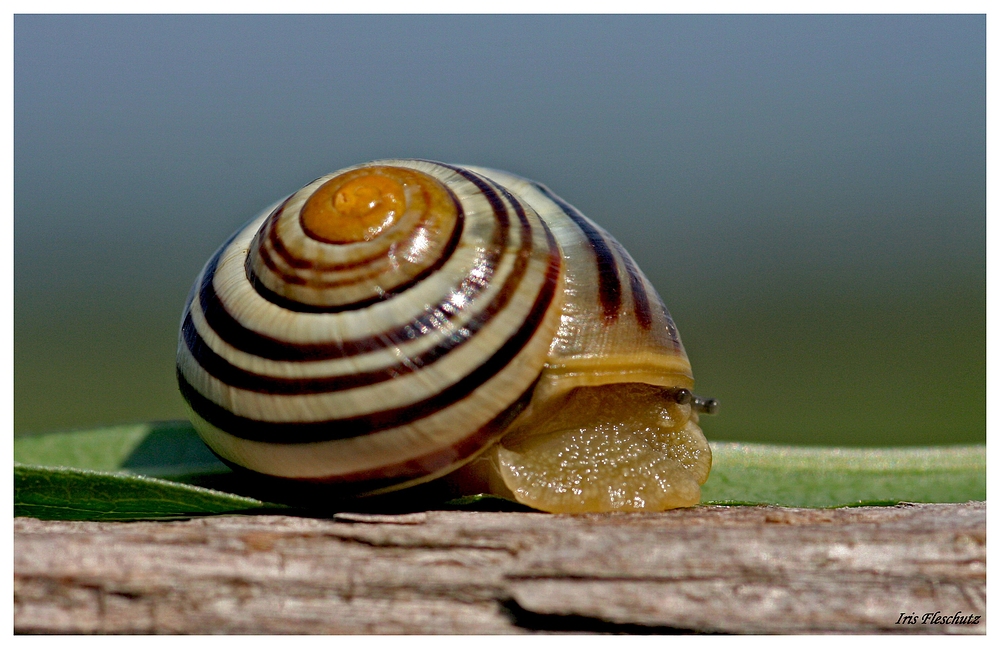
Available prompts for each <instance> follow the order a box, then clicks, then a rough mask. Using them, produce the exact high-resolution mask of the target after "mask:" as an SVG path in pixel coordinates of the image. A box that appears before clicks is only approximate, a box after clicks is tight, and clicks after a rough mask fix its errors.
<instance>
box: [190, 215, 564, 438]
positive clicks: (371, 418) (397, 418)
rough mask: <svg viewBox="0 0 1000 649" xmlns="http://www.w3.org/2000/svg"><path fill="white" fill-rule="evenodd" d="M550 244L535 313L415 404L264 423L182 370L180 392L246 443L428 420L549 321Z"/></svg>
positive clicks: (554, 266) (553, 262)
mask: <svg viewBox="0 0 1000 649" xmlns="http://www.w3.org/2000/svg"><path fill="white" fill-rule="evenodd" d="M545 233H546V236H547V238H548V241H549V265H548V269H547V271H546V276H545V282H544V283H543V285H542V288H541V290H540V291H539V293H538V295H537V297H536V298H535V301H534V304H533V305H532V308H531V311H530V312H529V313H528V315H527V316H526V317H525V319H524V322H523V323H522V324H521V327H520V328H518V330H517V331H516V332H514V334H513V335H512V336H511V337H510V338H508V339H507V340H506V341H505V342H504V344H503V345H502V346H501V347H500V348H499V349H498V350H497V351H496V352H495V353H494V354H493V355H492V356H491V357H490V358H488V359H486V360H485V361H484V362H483V363H482V364H481V365H480V366H478V367H477V368H476V369H474V370H473V371H472V372H470V373H469V374H468V375H466V376H465V377H462V378H461V379H460V380H458V381H456V382H455V383H454V384H452V385H450V386H448V387H447V388H444V389H443V390H441V391H440V392H439V393H437V394H435V395H433V396H431V397H428V398H426V399H423V400H421V401H418V402H416V403H413V404H409V405H406V406H401V407H398V408H391V409H388V410H383V411H379V412H375V413H370V414H366V415H359V416H356V417H349V418H344V419H333V420H326V421H317V422H265V421H259V420H255V419H251V418H248V417H241V416H239V415H235V414H233V413H231V412H229V411H227V410H226V409H225V408H222V407H221V406H219V405H218V404H216V403H214V402H212V401H211V400H209V399H207V398H206V397H204V396H203V395H202V394H200V393H199V392H198V391H197V390H196V389H195V388H194V387H193V386H192V385H191V384H190V383H189V382H188V381H187V379H186V378H185V377H184V375H183V373H182V372H181V371H180V368H178V371H177V379H178V383H179V384H180V389H181V394H182V395H183V396H184V398H185V399H186V400H187V402H188V403H189V404H190V405H191V407H192V408H193V409H194V411H195V412H197V413H198V415H199V416H201V417H202V418H203V419H205V420H206V421H207V422H209V423H210V424H212V425H214V426H216V427H217V428H220V429H222V430H224V431H227V432H229V434H231V435H234V436H236V437H239V438H241V439H248V440H254V441H262V442H271V443H277V444H301V443H310V442H319V441H325V440H331V439H346V438H350V437H358V436H361V435H367V434H370V433H373V432H377V431H381V430H388V429H390V428H396V427H399V426H402V425H405V424H407V423H410V422H413V421H416V420H418V419H422V418H424V417H428V416H430V415H433V414H435V413H436V412H439V411H441V410H443V409H445V408H447V407H449V406H451V405H453V404H455V403H457V402H459V401H461V400H462V399H465V398H466V397H468V396H469V395H470V394H472V392H474V391H475V390H476V389H477V388H479V387H480V386H482V385H483V384H485V383H486V382H487V381H489V380H490V379H491V378H492V377H493V376H495V375H496V374H498V373H499V372H500V371H501V370H503V369H504V368H505V367H506V366H507V365H508V364H509V363H510V362H511V361H513V360H514V358H515V357H516V356H517V355H518V354H519V353H520V351H521V350H522V349H523V348H524V346H525V345H526V344H527V343H528V341H529V340H530V339H531V338H532V336H533V335H534V333H535V332H536V331H537V330H538V328H539V326H540V325H541V323H542V322H543V321H544V319H545V315H546V313H547V312H548V310H549V308H550V306H551V305H552V301H553V299H554V297H555V291H556V287H557V285H558V283H559V276H560V268H561V263H562V262H561V259H560V256H559V254H558V247H557V246H556V243H555V239H554V237H553V236H552V232H551V231H550V230H549V229H548V227H546V228H545Z"/></svg>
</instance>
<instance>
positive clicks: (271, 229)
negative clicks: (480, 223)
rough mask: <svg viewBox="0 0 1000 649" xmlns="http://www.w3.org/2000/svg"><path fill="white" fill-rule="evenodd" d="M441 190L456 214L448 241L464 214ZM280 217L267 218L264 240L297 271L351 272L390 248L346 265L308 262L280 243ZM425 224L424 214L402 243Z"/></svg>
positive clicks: (261, 247)
mask: <svg viewBox="0 0 1000 649" xmlns="http://www.w3.org/2000/svg"><path fill="white" fill-rule="evenodd" d="M443 189H444V190H445V192H447V194H448V197H449V198H450V199H451V202H452V204H453V205H454V207H455V213H456V223H455V224H454V225H453V226H452V231H451V232H450V233H448V235H447V236H448V237H449V239H450V238H453V237H455V236H456V232H457V234H458V235H460V234H461V231H460V229H459V230H456V228H460V226H459V224H458V223H457V221H458V220H461V219H463V218H464V212H463V210H462V205H461V202H460V201H459V200H458V197H457V196H455V194H454V192H452V191H451V190H450V189H449V188H448V187H443ZM421 192H422V193H423V195H424V201H425V203H427V204H430V203H431V202H432V198H431V195H430V192H429V191H428V190H427V189H426V188H424V187H421ZM286 202H287V199H286ZM280 216H281V215H280V214H278V215H276V216H275V217H274V218H270V217H269V218H268V220H267V221H266V222H265V224H264V228H266V229H267V231H266V240H267V242H268V243H269V244H270V245H271V248H273V249H274V252H275V253H276V254H277V255H278V256H279V257H280V258H281V260H282V261H283V262H284V263H286V264H287V265H289V266H291V267H293V268H299V269H303V270H313V271H317V272H320V273H326V272H336V271H344V270H351V269H354V268H360V267H362V266H367V265H370V264H372V263H373V262H376V261H378V260H380V259H382V258H384V257H385V256H386V255H387V253H388V250H389V247H390V246H385V247H384V248H383V249H381V250H378V251H376V252H374V253H372V254H371V255H370V256H368V257H365V258H363V259H358V260H355V261H351V262H346V263H334V264H321V263H317V262H313V261H310V260H308V259H302V258H300V257H296V256H295V255H293V254H292V253H291V251H290V250H288V248H286V247H285V244H284V241H282V239H281V237H280V236H278V228H277V227H275V225H276V224H277V221H278V219H279V218H280ZM427 222H428V218H427V215H426V214H424V215H423V216H422V217H421V219H420V220H419V221H418V222H417V223H416V224H415V225H414V227H413V228H412V229H411V237H410V238H409V239H405V240H404V243H405V242H409V241H412V240H413V239H412V237H414V236H416V233H417V232H419V230H420V227H421V226H423V225H425V224H426V223H427ZM264 228H262V229H261V233H264ZM258 236H260V234H258ZM263 241H264V239H261V241H260V244H263ZM399 243H400V242H397V244H396V245H399ZM258 245H259V244H258V242H257V241H256V238H255V241H254V244H253V246H254V247H252V248H251V249H259V250H261V252H262V257H263V256H264V254H267V255H268V256H270V253H269V252H268V249H267V247H266V246H264V245H259V248H257V246H258ZM265 264H267V266H268V268H271V269H272V270H274V271H275V272H276V273H279V274H281V273H282V271H280V270H278V268H277V264H274V261H273V259H272V260H270V263H268V260H265Z"/></svg>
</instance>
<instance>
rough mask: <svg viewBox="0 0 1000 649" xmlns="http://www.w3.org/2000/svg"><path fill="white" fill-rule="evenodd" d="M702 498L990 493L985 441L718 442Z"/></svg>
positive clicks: (789, 500)
mask: <svg viewBox="0 0 1000 649" xmlns="http://www.w3.org/2000/svg"><path fill="white" fill-rule="evenodd" d="M711 446H712V472H711V474H709V477H708V482H706V483H705V484H704V486H703V487H702V503H704V504H754V505H756V504H766V505H784V506H786V507H843V506H857V505H890V504H892V505H894V504H896V503H900V502H965V501H968V500H986V447H985V446H940V447H923V448H830V447H796V446H776V445H766V444H740V443H713V444H712V445H711Z"/></svg>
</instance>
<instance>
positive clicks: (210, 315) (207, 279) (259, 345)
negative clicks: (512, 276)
mask: <svg viewBox="0 0 1000 649" xmlns="http://www.w3.org/2000/svg"><path fill="white" fill-rule="evenodd" d="M487 189H488V191H490V192H491V193H492V189H490V188H489V187H487ZM491 202H492V201H491ZM500 207H501V210H500V212H498V213H496V216H497V220H498V221H499V227H498V228H497V230H496V232H494V238H493V240H492V241H491V242H490V246H489V248H488V249H487V250H486V258H485V260H484V261H483V262H482V264H481V266H482V267H483V268H484V270H486V271H487V272H486V274H485V275H484V276H483V277H482V278H481V280H479V281H477V282H469V280H468V278H464V279H463V280H462V284H461V285H459V287H458V288H457V289H455V290H456V291H457V290H462V286H465V285H466V283H468V286H469V288H470V289H474V290H472V291H471V293H470V299H472V298H474V297H475V296H477V295H479V293H480V292H482V291H483V290H485V288H486V287H487V286H488V284H489V280H490V279H491V278H492V272H493V270H494V269H495V268H496V262H497V261H498V260H499V258H500V254H501V252H502V250H503V249H504V248H505V247H506V245H507V238H508V229H509V227H510V223H509V218H508V215H507V209H506V207H504V206H503V203H502V202H500ZM239 234H240V233H239V232H237V233H236V234H234V235H233V236H231V237H230V238H229V240H228V241H227V242H226V243H225V244H223V246H222V247H221V248H219V250H217V251H216V253H215V255H213V256H212V258H211V259H210V260H209V261H208V264H206V266H205V271H204V273H203V278H202V283H201V287H200V289H199V291H198V299H199V302H200V304H201V309H202V313H203V314H204V316H205V321H206V322H207V323H208V326H209V327H211V329H212V330H213V331H214V332H215V333H216V334H217V335H218V336H219V337H220V338H221V339H222V340H223V341H225V342H226V343H228V344H229V345H231V346H232V347H235V348H236V349H239V350H240V351H244V352H247V353H249V354H253V355H255V356H260V357H261V358H267V359H269V360H279V361H280V360H283V361H318V360H331V359H334V358H345V357H348V356H357V355H359V354H365V353H369V352H373V351H377V350H379V349H384V348H386V347H389V346H392V345H396V344H398V343H400V342H405V341H407V340H413V339H414V338H417V337H418V336H420V335H422V334H423V332H422V329H426V328H432V327H434V326H435V325H436V324H437V323H438V322H439V319H438V316H439V314H440V313H441V311H442V309H441V306H442V305H438V306H436V307H434V308H433V309H428V310H426V311H424V313H423V315H421V316H418V317H417V318H416V319H415V320H414V321H413V322H411V323H408V324H406V325H403V326H401V327H397V328H396V329H392V330H388V331H383V332H378V333H377V334H375V335H372V336H368V337H365V338H360V339H355V340H341V341H336V342H331V343H311V344H309V343H293V342H288V341H284V340H280V339H278V338H274V337H272V336H268V335H266V334H261V333H258V332H256V331H253V330H251V329H248V328H247V327H244V326H243V325H242V324H240V323H239V322H238V321H237V320H236V318H234V317H233V316H232V314H230V313H229V311H227V310H226V308H225V306H224V305H223V304H222V301H221V300H220V299H219V296H218V295H217V294H216V292H215V284H214V282H213V280H214V276H215V270H216V268H217V267H218V264H219V259H220V258H221V257H222V254H223V252H225V250H226V248H228V246H229V245H230V243H232V241H233V239H235V238H236V237H237V236H239ZM450 293H451V292H449V294H450ZM282 299H283V298H282ZM300 310H301V309H300ZM339 310H346V309H335V310H329V309H327V310H324V311H322V312H324V313H329V312H335V311H339ZM456 315H457V312H452V311H448V310H445V319H446V320H449V321H450V320H453V319H454V318H455V316H456Z"/></svg>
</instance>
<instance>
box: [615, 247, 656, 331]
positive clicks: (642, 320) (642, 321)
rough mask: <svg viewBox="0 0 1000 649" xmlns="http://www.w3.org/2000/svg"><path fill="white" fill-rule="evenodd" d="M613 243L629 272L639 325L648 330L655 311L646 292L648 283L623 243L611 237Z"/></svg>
mask: <svg viewBox="0 0 1000 649" xmlns="http://www.w3.org/2000/svg"><path fill="white" fill-rule="evenodd" d="M611 244H612V245H613V246H614V247H615V251H616V252H618V256H619V257H621V260H622V263H624V264H625V271H626V272H627V273H628V283H629V289H631V291H632V304H633V306H634V307H635V319H636V320H637V321H638V322H639V326H640V327H642V328H643V329H646V330H647V331H648V330H649V329H650V328H651V327H652V326H653V312H652V310H651V309H650V306H649V294H648V293H646V283H645V282H643V281H642V273H641V272H639V268H638V267H637V266H636V265H635V262H634V261H632V257H630V256H629V254H628V252H627V251H626V250H625V248H624V246H622V244H620V243H618V241H617V240H616V239H611Z"/></svg>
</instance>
